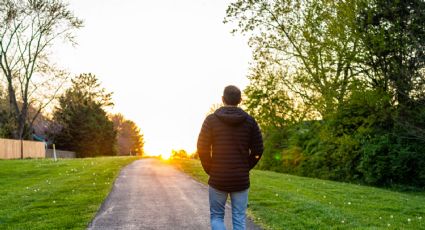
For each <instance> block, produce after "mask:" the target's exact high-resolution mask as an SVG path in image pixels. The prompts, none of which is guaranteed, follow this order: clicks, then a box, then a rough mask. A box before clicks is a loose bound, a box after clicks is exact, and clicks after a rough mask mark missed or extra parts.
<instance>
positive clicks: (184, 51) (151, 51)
mask: <svg viewBox="0 0 425 230" xmlns="http://www.w3.org/2000/svg"><path fill="white" fill-rule="evenodd" d="M69 2H70V7H71V9H72V10H73V11H74V13H75V14H76V15H77V16H79V17H81V18H82V19H83V20H84V27H83V28H82V29H81V30H79V31H78V32H77V36H76V41H77V43H78V45H77V46H75V47H74V46H71V45H62V44H58V46H57V49H56V50H55V52H53V53H54V56H53V57H52V60H56V61H57V64H58V66H63V67H64V68H66V69H67V70H68V71H69V72H70V73H71V76H75V75H77V74H80V73H93V74H95V75H96V76H97V77H98V78H99V79H100V81H101V83H102V86H103V87H105V88H106V89H107V91H112V92H113V93H114V94H113V101H114V104H115V106H114V108H113V109H112V111H110V112H112V113H118V112H119V113H122V114H124V116H125V117H126V118H128V119H130V120H133V121H135V122H136V123H137V125H138V126H139V127H140V128H141V131H142V132H143V134H144V138H145V146H144V149H145V153H146V154H145V155H150V156H159V155H160V154H162V155H163V156H168V155H169V154H170V153H171V150H172V149H185V150H186V151H187V152H189V153H192V152H194V151H195V150H196V141H197V138H198V134H199V131H200V129H201V126H202V122H203V120H204V119H205V116H206V114H207V113H208V111H209V110H210V108H211V106H212V105H214V104H219V103H220V102H221V94H222V91H223V88H224V87H225V86H226V85H230V84H234V85H237V86H239V87H240V88H241V89H243V88H245V86H246V85H247V84H248V82H249V81H248V79H247V78H246V76H247V73H248V70H249V61H250V60H251V50H250V48H249V46H248V45H247V40H248V39H247V38H246V37H243V36H239V35H232V34H231V33H230V31H231V30H232V29H233V26H230V25H227V24H223V18H224V16H225V13H226V8H227V6H228V4H229V1H226V0H214V1H208V0H187V1H173V0H164V1H138V0H128V1H118V0H114V1H104V0H90V1H81V0H69ZM111 28H114V29H113V30H111ZM167 153H168V154H167Z"/></svg>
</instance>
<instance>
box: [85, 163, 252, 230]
mask: <svg viewBox="0 0 425 230" xmlns="http://www.w3.org/2000/svg"><path fill="white" fill-rule="evenodd" d="M225 222H226V226H227V229H228V230H230V229H231V210H230V209H229V207H226V217H225ZM209 228H210V225H209V205H208V189H207V186H205V185H203V184H201V183H199V182H197V181H195V180H193V179H192V178H191V177H189V176H188V175H186V174H184V173H182V172H180V171H178V170H176V169H175V168H173V167H172V166H170V165H166V164H163V163H161V162H160V161H159V160H156V159H143V160H138V161H135V162H133V163H132V164H130V165H128V166H127V167H125V168H124V169H123V170H122V171H121V173H120V175H119V177H118V178H117V180H116V181H115V183H114V187H113V189H112V191H111V193H110V194H109V196H108V198H107V199H106V200H105V202H104V203H103V204H102V207H101V208H100V210H99V211H98V213H97V215H96V217H95V218H94V219H93V221H92V223H91V224H90V226H89V228H88V229H188V230H189V229H194V230H195V229H196V230H202V229H209ZM247 229H258V228H257V227H255V226H254V225H253V223H252V222H251V221H249V220H248V221H247Z"/></svg>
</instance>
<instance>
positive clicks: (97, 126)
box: [52, 74, 116, 157]
mask: <svg viewBox="0 0 425 230" xmlns="http://www.w3.org/2000/svg"><path fill="white" fill-rule="evenodd" d="M111 96H112V93H108V92H106V90H105V89H104V88H102V87H101V86H100V83H99V81H98V79H97V78H96V77H95V76H94V75H92V74H81V75H79V76H78V77H76V78H75V79H72V86H71V88H69V89H68V90H66V92H65V93H64V94H63V95H62V96H61V97H60V98H59V106H58V107H57V108H56V110H55V112H54V114H53V118H54V120H55V122H56V126H60V129H59V130H58V132H57V133H54V134H52V137H53V139H54V143H56V145H57V146H58V147H59V148H63V149H66V150H72V151H76V152H77V156H78V157H93V156H100V155H116V131H115V130H114V124H113V122H112V121H110V120H109V118H108V116H107V113H106V111H105V110H104V109H105V108H106V107H109V106H112V105H113V103H112V101H111ZM52 129H53V128H52Z"/></svg>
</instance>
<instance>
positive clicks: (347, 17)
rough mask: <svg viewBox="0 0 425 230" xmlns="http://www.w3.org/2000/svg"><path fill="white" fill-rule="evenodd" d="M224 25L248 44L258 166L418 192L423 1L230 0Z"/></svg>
mask: <svg viewBox="0 0 425 230" xmlns="http://www.w3.org/2000/svg"><path fill="white" fill-rule="evenodd" d="M225 21H226V22H227V23H233V24H234V25H235V28H236V29H235V32H240V33H243V34H246V35H248V36H249V37H250V40H249V44H250V46H251V47H252V48H253V57H254V63H253V65H252V69H251V72H250V75H249V79H250V84H249V86H248V87H247V88H246V90H245V91H244V93H245V96H246V98H245V101H244V106H245V107H246V109H247V110H248V112H250V113H251V114H252V115H254V116H255V118H256V119H257V120H258V121H259V123H260V124H261V127H262V131H263V133H264V139H265V147H266V148H265V153H264V155H263V159H262V160H261V161H260V163H259V165H258V168H260V169H266V170H275V171H280V172H288V173H292V174H297V175H303V176H310V177H317V178H325V179H332V180H338V181H349V182H356V183H366V184H372V185H380V186H391V185H404V186H415V187H424V186H425V68H424V67H425V49H424V47H425V1H423V0H410V1H396V0H389V1H388V0H345V1H327V0H326V1H325V0H312V1H301V0H289V1H269V0H260V1H246V0H238V1H235V2H234V3H232V4H231V5H230V6H229V7H228V10H227V17H226V20H225Z"/></svg>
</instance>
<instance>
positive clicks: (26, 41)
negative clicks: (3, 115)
mask: <svg viewBox="0 0 425 230" xmlns="http://www.w3.org/2000/svg"><path fill="white" fill-rule="evenodd" d="M81 26H82V21H81V20H80V19H78V18H76V17H75V16H74V15H73V13H72V11H70V10H69V9H68V5H67V4H65V3H63V2H62V1H61V0H24V1H16V0H3V1H1V2H0V70H1V72H0V73H1V74H0V76H1V77H2V78H4V80H5V82H6V84H7V87H6V88H7V92H8V95H7V97H8V100H9V106H10V113H11V115H12V117H13V118H14V122H15V123H16V130H14V132H13V137H14V138H16V139H22V138H23V137H24V136H25V132H26V131H28V130H30V129H31V126H32V123H33V122H34V120H35V119H36V117H37V116H38V115H39V114H40V113H41V111H42V110H43V109H44V108H45V107H46V105H47V104H48V103H50V102H51V101H52V100H53V98H54V96H55V95H56V93H57V91H58V90H59V89H60V88H61V86H62V84H61V83H63V81H64V78H65V76H66V74H65V73H64V72H63V71H59V70H57V69H56V68H55V67H54V65H52V64H51V63H50V62H49V48H50V47H51V46H52V45H53V43H54V42H55V41H58V40H59V39H64V40H65V41H68V42H71V43H74V37H73V34H72V32H73V31H74V30H75V29H78V28H80V27H81ZM52 82H53V83H52ZM58 82H59V83H58ZM48 91H49V92H50V93H48ZM46 94H50V95H46ZM30 106H33V107H34V108H37V112H36V113H35V114H34V116H32V117H29V116H28V108H29V107H30Z"/></svg>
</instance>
